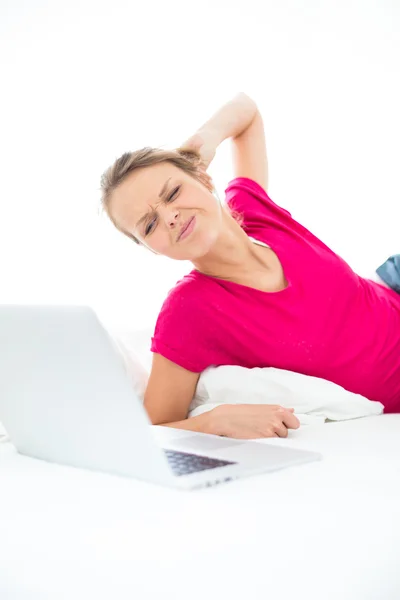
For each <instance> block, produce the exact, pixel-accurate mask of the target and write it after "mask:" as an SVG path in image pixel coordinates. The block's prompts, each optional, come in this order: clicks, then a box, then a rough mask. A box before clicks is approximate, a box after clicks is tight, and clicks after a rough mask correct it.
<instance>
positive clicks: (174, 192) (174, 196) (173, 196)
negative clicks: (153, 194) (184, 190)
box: [144, 185, 181, 235]
mask: <svg viewBox="0 0 400 600" xmlns="http://www.w3.org/2000/svg"><path fill="white" fill-rule="evenodd" d="M180 188H181V186H180V185H178V186H177V187H176V188H174V190H173V191H172V193H171V194H170V195H169V196H168V197H167V199H166V200H167V202H168V204H169V203H170V202H172V201H173V200H175V198H176V193H177V192H178V191H179V190H180ZM155 220H156V219H155V218H154V219H153V220H152V221H151V223H149V224H148V225H147V227H146V229H145V232H144V234H145V235H149V233H151V232H152V231H153V229H154V228H153V227H152V225H153V224H154V223H155Z"/></svg>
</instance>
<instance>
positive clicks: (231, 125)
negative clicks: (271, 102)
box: [197, 92, 258, 148]
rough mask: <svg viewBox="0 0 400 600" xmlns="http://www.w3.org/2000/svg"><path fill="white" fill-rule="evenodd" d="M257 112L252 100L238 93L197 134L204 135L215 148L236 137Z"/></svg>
mask: <svg viewBox="0 0 400 600" xmlns="http://www.w3.org/2000/svg"><path fill="white" fill-rule="evenodd" d="M257 110H258V107H257V104H256V103H255V102H254V100H253V99H252V98H250V97H249V96H248V95H247V94H245V93H244V92H240V93H239V94H236V96H234V97H233V98H232V99H231V100H229V102H227V103H226V104H224V105H223V106H222V107H221V108H220V109H219V110H217V112H215V113H214V114H213V115H212V117H211V118H210V119H208V121H206V122H205V123H204V124H203V125H202V126H201V127H200V129H198V131H197V133H199V134H204V135H206V136H207V139H208V140H212V143H214V144H215V148H217V147H218V146H219V145H220V144H221V143H222V142H223V141H224V140H226V139H228V138H234V137H237V136H238V135H240V134H241V133H242V132H243V131H245V130H246V129H247V127H248V126H249V125H250V123H251V122H252V120H253V119H254V117H255V115H256V113H257Z"/></svg>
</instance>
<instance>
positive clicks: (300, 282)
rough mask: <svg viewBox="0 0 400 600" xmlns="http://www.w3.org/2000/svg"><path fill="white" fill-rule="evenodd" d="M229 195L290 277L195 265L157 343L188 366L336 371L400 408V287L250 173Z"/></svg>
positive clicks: (328, 375)
mask: <svg viewBox="0 0 400 600" xmlns="http://www.w3.org/2000/svg"><path fill="white" fill-rule="evenodd" d="M225 193H226V202H227V204H228V205H229V207H230V208H231V209H233V210H236V211H238V212H239V213H241V214H242V216H243V223H242V227H243V229H244V231H245V232H246V233H247V234H248V235H249V236H251V237H253V238H255V239H256V240H259V241H261V242H263V243H265V244H267V245H268V246H270V247H271V248H272V250H274V252H275V253H276V254H277V256H278V258H279V260H280V262H281V264H282V267H283V270H284V273H285V277H286V279H287V281H288V287H287V288H286V289H284V290H281V291H278V292H262V291H260V290H256V289H253V288H250V287H248V286H244V285H241V284H238V283H234V282H230V281H224V280H222V279H218V278H216V277H211V276H209V275H204V274H203V273H199V272H198V271H196V270H192V271H191V272H190V273H188V274H187V275H185V276H184V277H183V279H181V280H180V281H178V282H177V284H176V285H175V287H174V288H172V289H171V290H170V292H169V294H168V296H167V298H166V300H165V301H164V304H163V306H162V309H161V311H160V314H159V316H158V319H157V323H156V327H155V331H154V335H153V337H152V345H151V350H152V352H157V353H159V354H162V355H163V356H165V357H166V358H168V359H169V360H171V361H173V362H175V363H177V364H178V365H181V366H182V367H184V368H185V369H188V370H189V371H194V372H197V373H199V372H201V371H203V370H204V369H206V368H207V367H210V366H219V365H240V366H243V367H248V368H253V367H276V368H280V369H287V370H290V371H295V372H298V373H303V374H305V375H313V376H315V377H321V378H323V379H326V380H329V381H332V382H334V383H337V384H338V385H341V386H342V387H344V388H345V389H347V390H349V391H351V392H354V393H357V394H361V395H363V396H365V397H366V398H369V399H370V400H377V401H380V402H382V404H383V405H384V406H385V412H397V411H399V412H400V295H399V294H397V293H396V292H394V291H393V290H391V289H388V288H386V287H384V286H383V285H380V284H379V283H375V282H374V281H372V280H369V279H365V278H363V277H361V276H359V275H357V274H356V273H355V272H354V271H353V270H352V269H351V267H350V266H349V265H348V264H347V263H346V262H345V261H344V260H343V259H342V258H341V257H340V256H338V255H337V254H336V253H335V252H333V251H332V250H331V249H330V248H328V247H327V246H326V245H325V244H324V243H323V242H322V241H321V240H320V239H318V238H317V237H316V236H315V235H313V234H312V233H311V232H310V231H308V230H307V229H306V228H305V227H303V226H302V225H301V224H300V223H298V222H297V221H296V220H295V219H293V217H292V216H291V214H290V213H289V212H288V211H287V210H285V209H283V208H280V207H279V206H277V205H276V204H275V203H274V202H273V201H272V200H271V198H270V197H269V196H268V194H267V193H266V192H265V190H264V189H263V188H262V187H261V186H260V185H259V184H258V183H256V182H255V181H253V180H251V179H248V178H246V177H237V178H235V179H233V180H232V181H231V182H230V183H229V185H228V187H227V188H226V190H225Z"/></svg>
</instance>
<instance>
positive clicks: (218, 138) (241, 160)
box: [181, 92, 268, 191]
mask: <svg viewBox="0 0 400 600" xmlns="http://www.w3.org/2000/svg"><path fill="white" fill-rule="evenodd" d="M227 138H232V162H233V173H234V177H247V178H248V179H252V180H253V181H256V182H257V183H258V184H259V185H260V186H261V187H262V188H264V190H265V191H267V189H268V159H267V149H266V143H265V133H264V124H263V119H262V116H261V113H260V111H259V110H258V108H257V105H256V103H255V102H254V100H252V99H251V98H250V97H249V96H247V95H246V94H245V93H244V92H240V93H239V94H237V95H236V96H235V97H234V98H233V99H232V100H230V101H229V102H227V103H226V104H224V105H223V106H222V107H221V108H220V109H219V110H218V111H217V112H216V113H215V114H214V115H213V116H212V117H211V118H210V119H208V121H206V122H205V123H204V124H203V125H202V126H201V127H200V128H199V129H198V130H197V131H196V133H195V134H194V135H192V136H191V137H190V138H188V139H187V140H186V142H184V143H183V144H182V146H181V149H188V150H190V149H195V150H196V151H197V152H198V153H199V154H200V156H201V159H202V162H203V164H204V167H205V168H206V169H207V168H208V166H209V165H210V163H211V161H212V160H213V158H214V156H215V152H216V150H217V148H218V146H219V144H221V142H223V141H224V140H226V139H227Z"/></svg>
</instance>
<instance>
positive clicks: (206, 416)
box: [159, 409, 215, 433]
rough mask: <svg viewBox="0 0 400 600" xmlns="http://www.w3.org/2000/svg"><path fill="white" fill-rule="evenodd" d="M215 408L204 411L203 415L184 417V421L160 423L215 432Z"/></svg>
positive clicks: (190, 429)
mask: <svg viewBox="0 0 400 600" xmlns="http://www.w3.org/2000/svg"><path fill="white" fill-rule="evenodd" d="M213 410H214V409H213ZM213 410H210V411H207V412H204V413H202V414H201V415H197V417H190V418H189V419H184V420H183V421H174V422H173V423H159V425H163V426H164V427H173V428H174V429H187V430H189V431H197V432H201V433H215V431H214V426H213V423H214V419H213V414H212V413H213Z"/></svg>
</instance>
